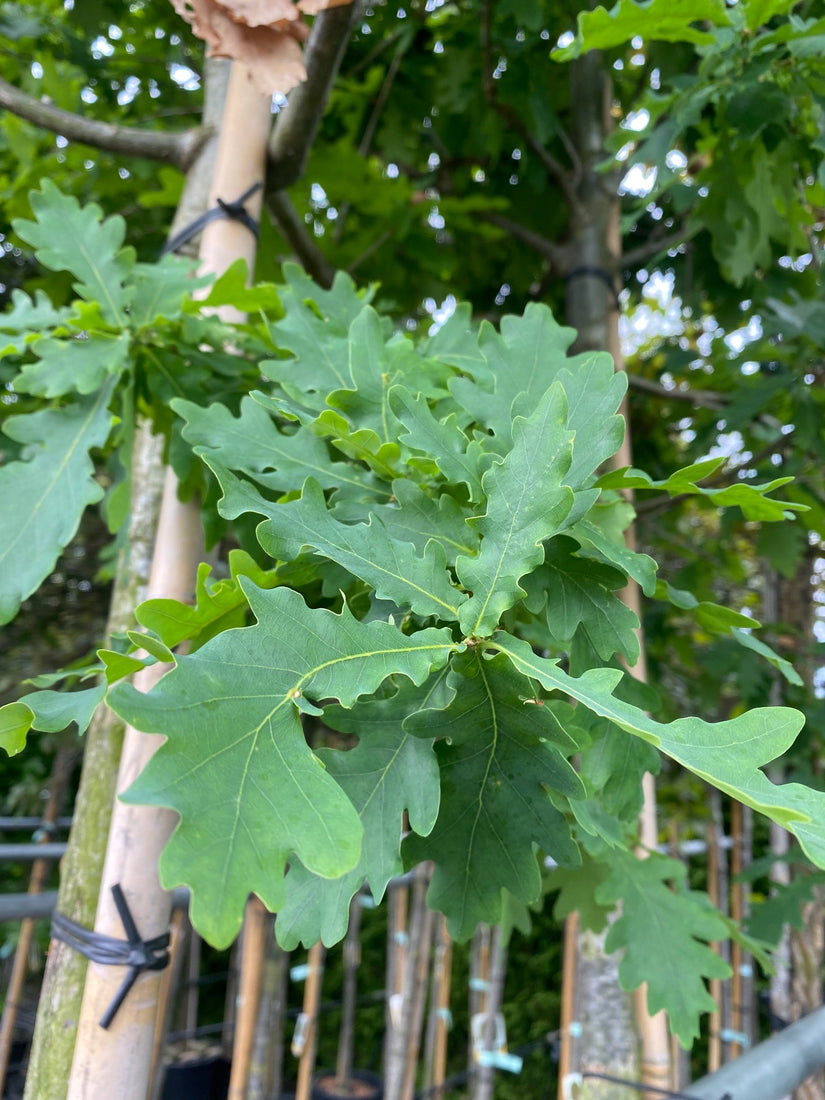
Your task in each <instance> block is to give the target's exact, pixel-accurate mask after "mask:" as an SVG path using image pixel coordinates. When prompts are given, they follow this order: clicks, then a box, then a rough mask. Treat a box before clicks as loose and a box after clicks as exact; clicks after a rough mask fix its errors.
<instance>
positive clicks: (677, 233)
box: [617, 226, 693, 268]
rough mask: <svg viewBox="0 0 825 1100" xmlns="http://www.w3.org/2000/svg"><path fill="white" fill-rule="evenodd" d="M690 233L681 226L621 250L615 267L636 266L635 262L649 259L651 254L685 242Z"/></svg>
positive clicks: (665, 250)
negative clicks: (636, 246)
mask: <svg viewBox="0 0 825 1100" xmlns="http://www.w3.org/2000/svg"><path fill="white" fill-rule="evenodd" d="M692 235H693V234H691V233H689V231H688V229H687V227H686V226H683V227H682V228H681V229H675V230H674V231H673V232H672V233H667V234H665V235H663V236H661V237H652V238H651V239H650V240H649V241H645V243H644V244H640V245H639V246H638V248H631V249H630V251H629V252H623V253H622V254H621V256H620V257H619V259H618V261H617V267H620V268H622V267H636V265H637V264H642V263H644V261H645V260H649V259H650V258H651V256H657V255H658V254H659V253H660V252H667V251H669V250H670V249H671V248H676V247H677V246H678V245H680V244H685V243H686V242H687V241H689V240H690V238H691V236H692Z"/></svg>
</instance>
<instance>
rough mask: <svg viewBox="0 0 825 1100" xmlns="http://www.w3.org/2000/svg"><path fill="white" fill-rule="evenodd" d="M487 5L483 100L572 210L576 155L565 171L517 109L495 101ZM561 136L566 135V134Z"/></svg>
mask: <svg viewBox="0 0 825 1100" xmlns="http://www.w3.org/2000/svg"><path fill="white" fill-rule="evenodd" d="M491 8H492V3H491V0H485V3H484V9H483V13H482V17H481V53H482V58H481V64H482V65H483V71H482V86H483V89H484V98H485V100H486V101H487V105H488V106H489V107H491V108H492V110H494V111H495V112H496V113H497V114H499V115H501V117H502V118H503V119H504V121H505V122H506V123H507V124H508V125H509V126H511V127H512V129H513V130H514V131H515V132H516V133H517V134H518V135H519V137H520V138H521V139H522V141H523V142H524V143H525V145H527V146H528V148H530V149H531V150H532V152H533V153H534V154H535V156H536V157H537V158H538V159H539V161H541V164H542V165H543V167H544V169H545V171H546V172H547V174H548V176H550V178H551V179H553V180H555V181H556V183H557V184H558V186H559V189H560V190H561V192H562V194H563V195H564V198H565V200H566V202H567V205H568V206H569V208H570V210H571V211H575V210H577V209H578V206H579V200H578V196H577V194H576V177H577V175H580V174H581V162H580V161H578V157H577V158H576V160H577V162H578V163H577V165H576V170H575V171H574V172H570V171H568V170H567V169H566V168H565V167H564V165H563V164H562V163H561V161H559V160H556V158H555V157H554V156H553V154H552V153H551V152H549V150H547V149H545V147H544V146H543V145H542V143H541V142H540V141H539V140H538V139H537V138H536V136H535V134H533V133H532V132H531V131H530V130H529V128H528V127H527V126H526V125H525V123H524V120H523V119H522V118H521V117H520V116H519V115H518V114H517V112H516V111H514V110H513V108H512V107H510V106H508V104H506V103H501V102H500V101H499V98H498V89H497V88H496V85H495V81H494V80H493V58H492V32H491V22H492V20H491ZM564 136H565V137H567V135H564ZM568 143H569V138H568V141H566V142H565V145H566V146H568Z"/></svg>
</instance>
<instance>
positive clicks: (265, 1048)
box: [247, 914, 289, 1100]
mask: <svg viewBox="0 0 825 1100" xmlns="http://www.w3.org/2000/svg"><path fill="white" fill-rule="evenodd" d="M288 977H289V955H288V954H287V953H286V951H284V950H282V948H281V947H280V946H279V945H278V943H277V942H276V941H275V919H274V917H273V916H272V915H271V914H269V915H268V916H267V922H266V945H265V960H264V970H263V976H262V980H261V1004H260V1008H259V1010H258V1019H257V1021H256V1024H255V1043H254V1046H253V1049H252V1064H251V1068H250V1073H249V1086H248V1089H247V1100H279V1098H280V1095H281V1086H282V1081H283V1070H284V1022H285V1020H286V1001H287V978H288Z"/></svg>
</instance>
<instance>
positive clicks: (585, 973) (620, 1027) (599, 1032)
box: [559, 51, 671, 1100]
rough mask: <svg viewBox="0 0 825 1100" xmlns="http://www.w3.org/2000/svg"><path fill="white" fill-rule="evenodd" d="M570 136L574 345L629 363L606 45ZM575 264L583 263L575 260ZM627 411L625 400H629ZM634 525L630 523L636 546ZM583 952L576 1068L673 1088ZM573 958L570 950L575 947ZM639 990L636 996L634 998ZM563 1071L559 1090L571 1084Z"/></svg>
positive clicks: (633, 1011) (638, 998) (569, 299)
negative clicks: (609, 154)
mask: <svg viewBox="0 0 825 1100" xmlns="http://www.w3.org/2000/svg"><path fill="white" fill-rule="evenodd" d="M570 80H571V105H572V119H571V137H572V140H573V144H574V146H575V148H576V151H577V153H578V156H579V159H580V162H581V166H582V171H581V177H580V181H579V187H578V209H577V210H573V211H571V218H570V222H571V225H570V230H571V231H570V237H571V240H570V255H572V256H575V267H577V268H579V269H580V270H581V269H588V272H589V273H580V274H577V275H576V276H575V277H574V278H572V279H568V282H567V293H566V317H565V319H566V320H567V322H568V324H570V325H572V326H573V327H574V328H575V329H577V331H578V333H579V338H578V342H577V344H576V350H578V351H584V350H594V351H595V350H602V351H609V352H610V353H611V354H612V355H613V358H614V361H615V364H616V369H617V370H621V369H623V366H624V362H623V358H622V354H621V347H620V343H619V328H618V322H619V307H618V304H617V303H616V301H615V294H616V291H617V289H618V283H617V282H616V281H615V280H614V288H610V287H608V286H606V284H605V280H604V278H603V277H602V275H601V274H599V273H600V272H601V273H607V274H608V275H609V274H610V273H612V272H613V271H615V270H616V266H617V263H618V260H619V256H620V253H621V235H620V224H619V199H618V191H617V185H618V178H617V177H616V175H615V173H610V174H606V173H604V172H603V171H601V170H600V169H599V165H600V164H601V162H602V161H603V160H604V156H605V152H604V142H605V138H606V136H607V134H608V132H609V129H610V103H611V90H610V88H611V85H610V79H609V77H608V75H607V72H606V69H605V65H604V61H603V59H602V57H601V55H600V54H598V53H597V52H596V51H591V52H590V53H588V54H585V55H584V56H583V57H581V58H579V59H578V60H576V61H574V62H573V63H572V64H571V66H570ZM574 270H575V269H574ZM622 412H623V413H624V414H625V418H626V420H627V415H626V414H627V408H626V403H625V405H624V407H623V408H622ZM612 464H615V465H616V466H625V465H631V464H632V463H631V434H630V423H629V421H627V429H626V433H625V439H624V442H623V444H622V447H621V448H620V450H619V452H618V453H617V454H616V456H615V457H614V459H613V460H612ZM634 538H635V536H634V531H633V528H632V527H631V528H630V529H629V530H628V532H626V539H627V541H628V544H629V545H630V546H631V547H632V546H633V542H634ZM619 595H620V598H621V599H622V600H623V602H625V603H626V604H627V606H629V607H630V608H632V610H634V611H635V612H636V613H637V614H639V611H640V600H639V590H638V586H637V585H636V584H635V582H632V581H631V583H630V584H629V585H628V587H627V588H625V589H624V590H623V591H622V592H621V593H619ZM640 642H641V655H640V657H639V661H638V662H637V664H636V666H635V668H634V669H632V670H631V671H632V674H633V675H634V676H637V677H638V678H639V679H642V680H643V679H644V678H645V676H646V668H645V658H644V639H643V638H640ZM639 825H640V840H641V843H642V845H643V847H644V848H654V847H655V845H656V842H657V839H658V837H657V824H656V792H655V785H654V782H653V777H652V776H650V775H647V776H645V779H644V809H643V811H642V815H641V818H640V823H639ZM570 934H571V935H573V934H575V935H576V942H577V952H576V956H577V958H576V966H575V972H574V973H573V974H571V973H570V971H569V970H566V972H565V981H566V982H567V983H570V982H572V984H573V990H572V992H570V991H567V993H566V998H565V999H566V1001H567V1003H568V1005H572V1014H573V1016H574V1022H575V1023H576V1024H577V1025H578V1027H577V1029H576V1030H577V1032H578V1034H577V1036H576V1037H575V1041H573V1040H574V1037H573V1036H571V1034H570V1032H569V1030H568V1029H565V1030H564V1032H563V1035H562V1044H563V1049H562V1061H563V1062H564V1064H565V1066H569V1067H570V1071H572V1072H577V1073H583V1072H587V1071H588V1070H593V1071H597V1070H599V1071H601V1072H603V1073H608V1074H611V1075H613V1076H616V1077H623V1078H625V1079H630V1080H640V1081H641V1082H642V1083H643V1084H645V1085H648V1086H652V1087H658V1088H665V1089H666V1088H669V1087H670V1080H671V1074H670V1042H669V1037H668V1029H667V1020H666V1018H665V1016H664V1014H663V1013H657V1014H656V1015H655V1016H650V1015H649V1013H648V1011H647V1002H646V989H645V987H642V988H641V989H640V990H639V991H638V992H637V994H636V995H635V997H632V995H630V994H626V993H623V992H622V990H621V989H620V987H619V976H618V965H619V959H618V958H617V957H616V956H615V955H608V954H606V952H605V951H604V938H605V936H604V934H603V935H601V936H596V935H594V934H593V933H592V932H580V931H579V932H575V933H574V932H573V928H572V925H571V928H570ZM567 957H568V958H571V957H572V952H568V953H567ZM631 998H632V999H631ZM563 1080H564V1079H563V1077H560V1086H559V1087H560V1091H561V1089H562V1087H563ZM582 1093H583V1095H584V1096H586V1097H590V1096H594V1097H599V1098H600V1100H606V1098H607V1097H612V1096H613V1094H614V1093H615V1095H616V1098H617V1100H624V1098H625V1095H626V1087H624V1086H619V1085H615V1084H611V1083H609V1082H606V1081H599V1080H596V1079H594V1078H585V1080H584V1083H583V1085H582Z"/></svg>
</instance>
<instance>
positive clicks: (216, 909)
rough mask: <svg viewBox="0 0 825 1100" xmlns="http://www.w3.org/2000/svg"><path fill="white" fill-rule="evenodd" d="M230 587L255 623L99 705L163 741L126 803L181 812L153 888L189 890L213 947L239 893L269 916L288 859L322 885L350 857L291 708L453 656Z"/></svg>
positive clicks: (420, 638)
mask: <svg viewBox="0 0 825 1100" xmlns="http://www.w3.org/2000/svg"><path fill="white" fill-rule="evenodd" d="M241 585H242V588H243V590H244V592H245V593H246V595H247V598H248V600H249V603H250V606H251V608H252V611H253V612H254V614H255V616H256V618H257V620H258V621H257V625H255V626H252V627H246V628H244V629H236V630H228V631H225V632H224V633H222V634H220V635H219V636H218V637H216V638H213V639H212V640H211V641H209V642H207V643H206V644H205V645H204V646H203V647H202V648H201V649H200V650H198V652H197V653H196V654H194V655H192V656H182V657H177V658H176V667H175V668H174V669H173V670H172V671H171V672H169V673H168V674H167V675H166V676H164V678H163V679H162V680H161V681H160V683H159V684H158V685H157V686H156V687H155V688H154V689H153V690H152V691H151V692H149V693H148V694H145V695H142V694H141V693H140V692H138V691H136V690H135V689H134V688H133V687H132V686H131V685H128V684H120V685H117V686H116V687H115V688H114V689H112V691H111V692H110V696H109V699H110V703H111V705H112V706H113V707H114V709H115V710H116V711H117V713H118V714H120V715H121V716H122V717H124V718H125V719H126V720H127V721H129V722H131V723H132V724H133V725H135V726H136V727H137V728H138V729H143V730H146V731H148V732H154V733H161V734H163V735H164V736H166V737H167V739H168V740H167V743H166V744H165V745H164V746H162V748H161V749H160V750H159V751H158V752H157V753H156V754H155V756H154V757H153V758H152V760H151V761H150V762H149V764H148V766H147V767H146V769H145V770H144V771H143V773H142V774H141V775H140V777H139V778H138V779H137V781H136V782H135V783H134V784H133V786H132V787H131V788H130V789H129V791H128V793H127V795H126V796H125V797H126V798H127V799H128V800H129V801H134V802H139V803H143V804H146V805H156V806H168V807H170V808H171V809H173V810H175V811H177V813H178V814H179V815H180V819H181V820H180V822H179V824H178V826H177V828H176V830H175V832H174V834H173V836H172V839H171V841H170V843H169V845H168V846H167V848H166V850H165V851H164V853H163V856H162V857H161V877H162V880H163V882H164V884H165V885H166V886H171V885H175V884H187V885H189V886H190V888H191V889H192V895H193V897H192V919H193V923H194V924H195V925H196V927H197V928H198V929H199V931H200V932H201V933H202V934H203V935H204V936H205V937H206V938H207V939H208V940H209V941H210V942H211V943H214V944H216V945H218V944H219V945H224V946H225V945H226V944H228V943H230V942H231V940H232V939H233V938H234V936H235V935H236V934H237V932H238V929H239V928H240V924H241V920H242V917H243V909H244V904H245V902H246V898H247V895H248V894H249V892H250V890H251V891H254V892H255V893H257V894H258V895H259V896H260V897H261V899H262V900H263V902H264V903H265V904H266V905H267V906H268V908H270V909H272V910H277V909H279V908H280V907H281V906H282V904H283V902H284V877H283V876H284V869H285V865H286V862H287V860H288V859H289V858H290V857H291V856H292V855H293V854H294V855H297V857H298V858H299V859H300V861H301V863H302V864H303V865H304V866H305V867H306V868H307V869H308V870H310V871H312V872H313V873H315V874H318V875H321V876H323V877H325V878H336V877H338V876H340V875H342V874H344V873H346V872H347V871H349V870H351V869H352V868H353V867H354V866H355V865H356V863H357V861H358V858H359V851H360V844H361V831H362V829H361V823H360V821H359V818H358V814H357V812H356V810H355V809H354V808H353V805H352V803H351V802H350V801H349V799H348V798H347V797H346V795H345V794H344V793H343V791H342V789H341V787H340V786H339V785H338V783H337V782H336V781H335V780H334V779H333V778H332V777H331V776H330V775H329V774H328V773H327V772H326V770H325V769H324V768H323V767H322V765H321V764H320V763H319V761H318V760H317V758H316V757H315V756H314V755H313V753H312V752H311V751H310V749H309V747H308V745H307V743H306V741H305V740H304V736H303V732H302V729H301V722H300V715H299V707H300V709H302V710H306V711H309V712H311V713H321V711H320V709H319V704H322V703H324V701H328V700H330V699H337V700H339V702H340V703H341V705H342V706H346V707H349V706H352V705H353V703H354V702H355V700H356V699H357V698H358V697H359V696H361V695H368V694H370V693H371V692H373V691H375V690H376V688H377V687H378V686H379V685H380V684H381V682H382V681H383V680H385V679H386V678H387V677H388V676H389V675H391V674H394V673H397V674H401V675H403V676H407V677H409V678H410V679H411V680H413V682H414V683H422V682H423V681H424V680H425V679H426V678H427V676H428V675H429V673H430V670H431V669H432V668H434V667H437V666H439V665H443V664H444V663H445V662H446V661H447V659H448V657H449V654H450V653H451V652H452V651H453V650H454V649H455V648H456V646H455V643H453V642H452V641H451V639H450V635H449V631H447V630H433V629H428V630H422V631H419V632H418V633H417V634H414V635H412V636H410V637H408V636H406V635H404V634H402V633H401V632H400V631H399V630H397V629H396V628H395V627H393V626H391V625H390V624H388V623H385V622H378V621H376V622H370V623H360V622H358V621H357V620H356V619H355V618H353V616H352V615H351V614H350V612H349V611H348V610H347V609H346V608H345V609H344V611H343V612H342V613H341V614H340V615H335V614H333V613H332V612H330V611H326V610H323V609H314V610H311V609H309V608H307V606H306V604H305V603H304V601H303V600H302V598H301V596H300V595H299V594H298V593H297V592H293V591H291V590H289V589H286V588H275V589H273V590H270V591H265V590H263V589H260V588H257V587H256V586H255V585H254V584H252V583H251V582H249V581H246V580H242V581H241Z"/></svg>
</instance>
